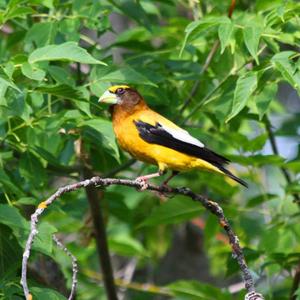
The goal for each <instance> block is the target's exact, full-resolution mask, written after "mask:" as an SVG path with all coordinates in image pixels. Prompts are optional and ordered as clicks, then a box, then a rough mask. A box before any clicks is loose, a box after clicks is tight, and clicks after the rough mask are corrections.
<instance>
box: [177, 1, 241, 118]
mask: <svg viewBox="0 0 300 300" xmlns="http://www.w3.org/2000/svg"><path fill="white" fill-rule="evenodd" d="M235 4H236V0H231V3H230V6H229V9H228V18H231V17H232V14H233V11H234V9H235ZM219 45H220V42H219V40H218V39H217V40H216V41H215V42H214V44H213V46H212V48H211V50H210V51H209V53H208V55H207V57H206V60H205V63H204V65H203V68H202V69H201V71H200V74H199V76H200V77H201V76H202V75H203V73H204V72H206V70H207V69H208V67H209V65H210V63H211V61H212V59H213V57H214V56H215V54H216V52H217V50H218V48H219ZM199 86H200V79H197V80H196V81H195V83H194V85H193V87H192V90H191V92H190V94H189V96H188V97H187V98H186V99H185V101H184V104H183V106H182V107H181V109H180V111H179V114H182V113H183V112H184V110H185V109H186V107H187V106H188V105H189V104H190V102H191V101H192V99H193V98H194V96H195V95H196V93H197V91H198V88H199Z"/></svg>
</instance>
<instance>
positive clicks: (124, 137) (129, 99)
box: [99, 85, 247, 187]
mask: <svg viewBox="0 0 300 300" xmlns="http://www.w3.org/2000/svg"><path fill="white" fill-rule="evenodd" d="M99 102H100V103H108V104H111V105H112V110H111V111H112V122H113V129H114V132H115V134H116V138H117V141H118V143H119V145H120V146H121V148H122V149H124V150H125V151H127V152H128V153H130V154H131V155H132V156H133V157H135V158H136V159H138V160H141V161H143V162H146V163H150V164H154V165H157V166H158V169H159V170H158V172H156V173H153V174H149V175H144V176H141V177H138V178H137V180H139V181H142V182H144V183H145V184H146V182H147V180H148V179H149V178H153V177H158V176H161V175H163V174H165V172H166V171H167V170H168V169H170V170H172V171H173V173H172V175H171V176H170V177H169V178H168V179H167V180H166V181H165V182H164V184H167V182H168V181H169V180H170V179H171V178H172V177H173V176H174V175H176V174H178V173H179V172H181V171H188V170H192V169H197V170H206V171H211V172H215V173H219V174H222V175H226V176H228V177H230V178H231V179H233V180H235V181H237V182H238V183H240V184H242V185H244V186H246V187H247V184H246V182H245V181H243V180H242V179H240V178H238V177H236V176H235V175H233V174H232V173H231V172H230V171H229V170H227V169H226V168H225V167H224V165H226V164H228V163H229V159H227V158H225V157H224V156H221V155H219V154H217V153H215V152H213V151H212V150H210V149H208V148H207V147H206V146H205V145H204V144H203V143H202V142H200V141H199V140H198V139H196V138H194V137H193V136H191V135H190V134H189V133H188V132H187V131H186V130H184V129H182V128H180V127H179V126H177V125H176V124H174V123H173V122H171V121H170V120H168V119H166V118H165V117H163V116H162V115H160V114H158V113H157V112H155V111H153V110H152V109H150V108H149V107H148V105H147V104H146V102H145V100H144V99H143V97H142V96H141V95H140V94H139V92H138V91H137V90H135V89H133V88H131V87H129V86H127V85H115V86H112V87H110V88H109V89H108V90H107V91H106V92H105V93H104V94H103V95H102V96H101V97H100V99H99Z"/></svg>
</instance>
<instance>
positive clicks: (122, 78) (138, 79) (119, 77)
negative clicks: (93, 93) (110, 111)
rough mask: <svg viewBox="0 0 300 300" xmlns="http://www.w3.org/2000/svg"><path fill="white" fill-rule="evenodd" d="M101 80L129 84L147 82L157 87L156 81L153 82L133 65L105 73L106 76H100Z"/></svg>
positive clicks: (146, 83)
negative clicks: (132, 66)
mask: <svg viewBox="0 0 300 300" xmlns="http://www.w3.org/2000/svg"><path fill="white" fill-rule="evenodd" d="M99 81H111V82H118V83H128V84H131V83H132V84H145V85H151V86H154V87H157V85H156V84H155V83H153V82H152V81H150V80H149V79H148V78H147V77H145V76H144V75H143V74H141V73H139V72H138V71H136V70H134V69H133V68H131V67H125V68H120V69H118V70H116V71H113V72H111V73H108V74H105V75H104V76H102V77H101V78H99Z"/></svg>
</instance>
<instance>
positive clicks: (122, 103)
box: [99, 85, 146, 114]
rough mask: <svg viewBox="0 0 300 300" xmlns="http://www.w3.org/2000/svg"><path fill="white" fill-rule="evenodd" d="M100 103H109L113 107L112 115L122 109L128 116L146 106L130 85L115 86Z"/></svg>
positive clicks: (106, 92)
mask: <svg viewBox="0 0 300 300" xmlns="http://www.w3.org/2000/svg"><path fill="white" fill-rule="evenodd" d="M99 102H100V103H108V104H111V105H112V108H113V109H112V113H114V111H115V110H116V109H117V110H119V109H121V110H123V111H124V112H125V111H126V112H127V113H128V114H131V113H133V112H134V111H135V110H136V109H140V108H141V107H143V106H146V103H145V101H144V99H143V97H142V96H141V95H140V94H139V92H138V91H137V90H135V89H133V88H131V87H129V86H128V85H114V86H111V87H110V88H109V89H108V90H106V91H105V92H104V94H103V95H102V96H101V97H100V99H99Z"/></svg>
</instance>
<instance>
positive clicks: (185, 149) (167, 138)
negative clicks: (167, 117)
mask: <svg viewBox="0 0 300 300" xmlns="http://www.w3.org/2000/svg"><path fill="white" fill-rule="evenodd" d="M134 123H135V126H136V127H137V129H138V131H139V135H140V137H141V138H142V139H143V140H144V141H146V142H147V143H150V144H157V145H161V146H165V147H168V148H170V149H173V150H176V151H179V152H182V153H185V154H188V155H191V156H195V157H198V158H200V159H203V160H205V161H207V162H209V163H211V164H212V165H214V166H216V167H220V166H223V165H224V164H227V163H229V161H230V160H229V159H227V158H226V157H224V156H221V155H219V154H217V153H215V152H213V151H211V150H209V149H208V148H206V147H200V146H197V145H194V144H190V143H187V142H184V141H181V140H179V139H176V138H175V137H174V136H173V135H171V134H170V133H169V132H168V131H166V130H165V129H164V128H163V127H162V126H161V125H160V124H159V123H156V125H155V126H153V125H150V124H148V123H145V122H142V121H134Z"/></svg>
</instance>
